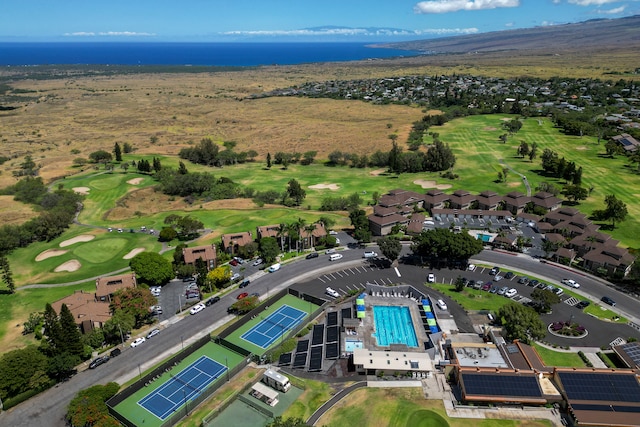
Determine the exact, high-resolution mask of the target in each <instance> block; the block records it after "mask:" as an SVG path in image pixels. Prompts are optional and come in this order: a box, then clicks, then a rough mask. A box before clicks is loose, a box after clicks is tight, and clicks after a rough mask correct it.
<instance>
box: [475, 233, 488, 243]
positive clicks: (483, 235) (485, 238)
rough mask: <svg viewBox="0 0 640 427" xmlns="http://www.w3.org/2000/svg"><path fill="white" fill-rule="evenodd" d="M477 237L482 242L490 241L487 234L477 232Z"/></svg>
mask: <svg viewBox="0 0 640 427" xmlns="http://www.w3.org/2000/svg"><path fill="white" fill-rule="evenodd" d="M478 237H479V238H480V240H482V241H483V242H490V241H491V236H490V235H489V234H478Z"/></svg>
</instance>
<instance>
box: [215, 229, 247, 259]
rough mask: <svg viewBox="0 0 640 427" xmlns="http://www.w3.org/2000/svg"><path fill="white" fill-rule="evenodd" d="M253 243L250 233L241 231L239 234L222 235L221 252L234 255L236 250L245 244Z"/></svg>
mask: <svg viewBox="0 0 640 427" xmlns="http://www.w3.org/2000/svg"><path fill="white" fill-rule="evenodd" d="M251 242H253V237H251V232H249V231H242V232H240V233H229V234H223V235H222V250H223V251H225V252H226V253H228V254H231V255H233V254H235V253H237V252H238V249H239V248H241V247H243V246H245V245H246V244H247V243H251Z"/></svg>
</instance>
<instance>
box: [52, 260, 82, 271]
mask: <svg viewBox="0 0 640 427" xmlns="http://www.w3.org/2000/svg"><path fill="white" fill-rule="evenodd" d="M80 267H82V264H80V261H78V260H77V259H72V260H71V261H67V262H65V263H64V264H60V265H59V266H57V267H56V269H55V270H53V271H55V272H56V273H59V272H61V271H69V272H71V271H76V270H79V269H80Z"/></svg>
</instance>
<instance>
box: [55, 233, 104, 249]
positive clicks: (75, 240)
mask: <svg viewBox="0 0 640 427" xmlns="http://www.w3.org/2000/svg"><path fill="white" fill-rule="evenodd" d="M95 238H96V236H94V235H93V234H81V235H79V236H76V237H74V238H73V239H69V240H65V241H64V242H60V247H61V248H64V247H65V246H71V245H73V244H74V243H79V242H83V243H84V242H90V241H92V240H93V239H95Z"/></svg>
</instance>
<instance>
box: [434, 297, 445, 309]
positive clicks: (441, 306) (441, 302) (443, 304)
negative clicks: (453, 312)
mask: <svg viewBox="0 0 640 427" xmlns="http://www.w3.org/2000/svg"><path fill="white" fill-rule="evenodd" d="M436 305H437V306H438V308H439V309H440V310H446V309H447V304H446V303H445V302H444V301H443V300H441V299H439V300H438V301H436Z"/></svg>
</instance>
